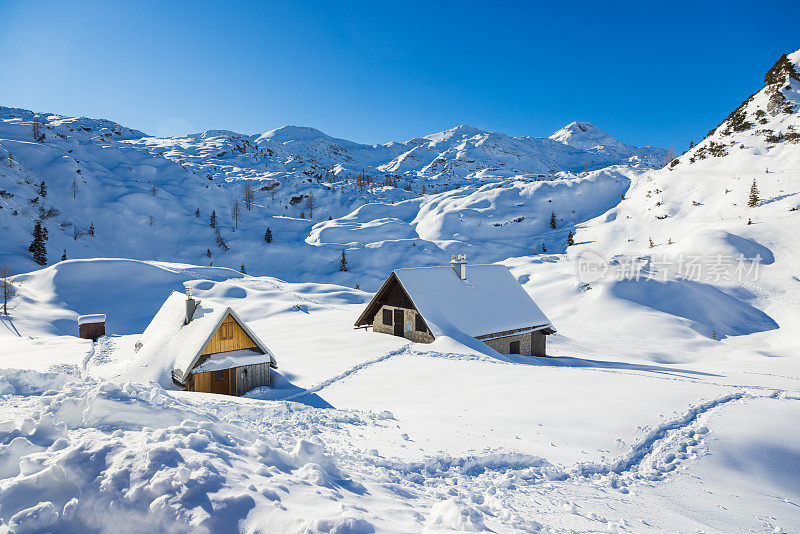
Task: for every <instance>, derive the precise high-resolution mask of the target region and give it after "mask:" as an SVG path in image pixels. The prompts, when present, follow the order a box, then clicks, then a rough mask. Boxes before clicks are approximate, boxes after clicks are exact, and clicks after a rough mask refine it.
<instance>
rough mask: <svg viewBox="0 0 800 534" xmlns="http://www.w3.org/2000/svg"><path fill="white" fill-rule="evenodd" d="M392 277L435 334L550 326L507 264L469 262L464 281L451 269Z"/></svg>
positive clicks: (402, 272) (410, 271)
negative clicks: (476, 263)
mask: <svg viewBox="0 0 800 534" xmlns="http://www.w3.org/2000/svg"><path fill="white" fill-rule="evenodd" d="M394 274H395V275H397V278H398V280H400V284H401V285H402V286H403V289H405V290H406V292H407V293H408V295H409V296H410V297H411V300H412V301H413V302H414V304H415V305H416V307H417V310H419V312H420V313H421V314H422V317H423V318H424V319H425V322H426V323H427V324H428V327H429V328H430V329H431V332H432V333H433V335H434V336H438V335H441V334H444V333H447V334H449V335H451V336H455V335H458V334H466V335H468V336H472V337H476V336H481V335H486V334H494V333H497V332H504V331H507V330H517V329H520V328H533V329H537V330H541V329H543V328H552V324H551V323H550V320H549V319H548V318H547V317H546V316H545V314H544V313H542V310H540V309H539V307H538V306H537V305H536V303H535V302H533V300H531V297H530V296H529V295H528V294H527V293H526V292H525V290H524V289H522V286H520V284H519V282H517V280H516V279H515V278H514V277H513V276H512V275H511V272H510V271H509V270H508V268H507V267H505V266H504V265H470V264H468V265H467V279H466V280H461V279H460V278H459V277H458V275H456V273H455V272H454V271H453V269H452V268H451V267H449V266H446V267H421V268H417V269H413V268H407V269H397V270H395V271H394Z"/></svg>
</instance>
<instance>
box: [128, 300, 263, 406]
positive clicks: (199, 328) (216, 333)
mask: <svg viewBox="0 0 800 534" xmlns="http://www.w3.org/2000/svg"><path fill="white" fill-rule="evenodd" d="M134 350H135V351H136V352H145V353H147V356H148V357H146V358H145V359H147V360H150V361H152V362H153V363H154V365H168V366H169V368H171V369H172V373H171V374H172V381H173V382H174V383H175V384H176V385H177V386H179V387H181V388H183V389H186V390H188V391H198V392H203V393H219V394H223V395H235V396H241V395H244V394H245V393H247V392H248V391H250V390H251V389H253V388H256V387H259V386H269V385H270V371H271V369H277V367H278V366H277V363H276V362H275V357H274V356H273V355H272V353H271V352H270V350H269V349H268V348H267V347H266V345H264V343H263V342H262V341H261V339H259V337H258V336H257V335H256V334H255V332H253V330H252V329H251V328H250V327H249V326H248V325H247V323H245V322H244V321H243V320H242V318H241V317H239V315H238V314H237V313H236V311H234V310H233V308H231V307H229V306H225V305H222V304H219V303H217V302H211V301H205V300H204V301H202V302H201V301H200V300H199V299H196V298H192V297H191V295H190V294H189V290H188V289H187V290H186V295H183V294H181V293H178V292H175V291H174V292H173V293H172V294H171V295H170V296H169V298H168V299H167V300H166V301H165V302H164V304H163V305H162V306H161V309H159V310H158V312H157V313H156V315H155V316H154V317H153V319H152V321H151V322H150V325H148V327H147V328H146V329H145V331H144V332H143V333H142V335H141V336H140V338H139V340H138V342H137V343H136V346H135V348H134Z"/></svg>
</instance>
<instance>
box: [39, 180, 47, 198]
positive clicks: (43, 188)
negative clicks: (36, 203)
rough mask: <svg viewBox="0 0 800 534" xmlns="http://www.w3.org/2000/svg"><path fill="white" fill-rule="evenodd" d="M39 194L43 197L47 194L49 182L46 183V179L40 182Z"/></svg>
mask: <svg viewBox="0 0 800 534" xmlns="http://www.w3.org/2000/svg"><path fill="white" fill-rule="evenodd" d="M39 196H40V197H42V198H45V197H46V196H47V184H45V183H44V180H42V181H41V183H40V184H39Z"/></svg>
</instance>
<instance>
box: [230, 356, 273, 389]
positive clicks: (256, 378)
mask: <svg viewBox="0 0 800 534" xmlns="http://www.w3.org/2000/svg"><path fill="white" fill-rule="evenodd" d="M269 374H270V368H269V364H268V363H257V364H254V365H244V366H242V367H237V368H236V396H237V397H238V396H241V395H244V394H245V393H247V392H248V391H250V390H251V389H253V388H257V387H259V386H268V385H269V382H270V376H269Z"/></svg>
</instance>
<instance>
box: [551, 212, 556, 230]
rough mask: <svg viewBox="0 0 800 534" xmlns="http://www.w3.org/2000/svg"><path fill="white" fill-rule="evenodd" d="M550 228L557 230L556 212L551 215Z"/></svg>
mask: <svg viewBox="0 0 800 534" xmlns="http://www.w3.org/2000/svg"><path fill="white" fill-rule="evenodd" d="M550 228H552V229H553V230H555V229H556V212H552V213H550Z"/></svg>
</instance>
